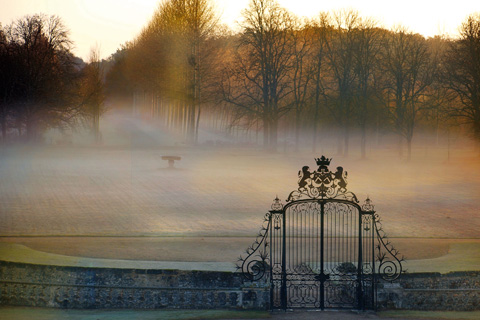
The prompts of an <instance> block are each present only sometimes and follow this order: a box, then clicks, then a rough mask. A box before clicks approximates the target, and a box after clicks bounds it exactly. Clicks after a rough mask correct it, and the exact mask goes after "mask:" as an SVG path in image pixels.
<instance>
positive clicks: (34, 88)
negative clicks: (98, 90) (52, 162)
mask: <svg viewBox="0 0 480 320" xmlns="http://www.w3.org/2000/svg"><path fill="white" fill-rule="evenodd" d="M2 39H3V41H4V42H6V43H7V47H8V50H7V52H8V54H7V56H8V57H10V58H9V59H10V60H9V61H10V63H11V64H10V65H9V67H10V74H9V77H8V79H7V82H8V83H6V84H5V87H4V88H7V91H3V92H2V95H3V100H4V103H10V104H11V108H10V113H9V114H10V115H11V117H13V118H15V122H16V123H18V124H19V128H20V130H21V126H25V129H26V132H27V137H28V139H29V140H30V141H34V140H37V139H39V138H40V133H41V131H42V130H43V129H45V128H47V127H49V126H62V125H65V124H71V123H72V121H74V120H73V119H74V117H75V115H76V114H77V112H78V108H77V107H78V105H76V104H75V103H74V101H73V100H74V99H72V97H74V96H75V95H74V93H73V91H72V90H73V89H74V83H75V80H76V69H75V67H74V61H73V60H74V59H73V56H72V54H71V53H70V51H69V50H70V46H71V41H70V40H69V38H68V30H67V29H66V27H65V26H64V24H63V22H62V21H61V19H60V18H59V17H57V16H46V15H33V16H26V17H24V18H21V19H19V20H17V21H15V22H14V23H12V24H11V25H10V26H8V27H7V28H6V32H5V33H4V35H3V36H2ZM5 99H6V100H5ZM7 100H10V102H9V101H7Z"/></svg>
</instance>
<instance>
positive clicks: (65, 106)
mask: <svg viewBox="0 0 480 320" xmlns="http://www.w3.org/2000/svg"><path fill="white" fill-rule="evenodd" d="M242 16H243V19H242V20H241V22H240V28H239V31H237V32H233V31H231V30H229V29H228V28H226V27H225V26H222V25H220V24H219V17H218V16H217V13H216V11H215V9H214V7H213V6H212V2H211V1H210V0H165V1H162V2H160V3H159V6H158V8H157V10H156V11H155V12H154V14H153V16H152V18H151V20H150V21H149V22H148V23H147V24H146V26H145V27H144V29H143V31H142V32H141V33H140V34H139V36H138V37H136V38H135V39H133V40H132V41H131V42H129V43H127V44H125V45H124V46H123V47H122V48H121V49H119V50H118V51H117V52H116V53H115V54H113V55H112V56H111V57H110V58H109V60H108V61H103V62H100V61H99V58H98V52H95V50H94V51H92V57H91V58H90V61H89V62H88V63H84V62H83V61H81V59H78V58H76V57H74V56H73V54H72V53H71V51H70V48H71V45H72V43H71V41H70V40H69V37H68V31H67V30H66V28H65V26H64V25H63V23H62V21H61V19H60V18H58V17H56V16H45V15H34V16H26V17H24V18H22V19H19V20H17V21H15V22H13V23H12V24H10V25H7V26H5V27H2V26H0V68H1V70H0V127H1V135H2V140H3V141H6V140H7V138H8V137H23V138H25V139H26V140H29V141H38V140H40V139H41V137H42V134H43V133H44V132H45V131H46V130H47V129H49V128H58V129H60V130H67V129H69V128H75V127H77V126H78V125H85V126H87V127H88V128H89V129H90V130H91V132H92V136H93V137H94V140H95V141H97V142H99V141H100V140H101V134H100V127H99V123H100V121H99V120H100V115H101V114H102V113H103V112H104V111H105V107H104V102H105V101H107V102H108V104H109V105H110V106H111V107H112V108H120V107H121V106H124V105H127V108H128V110H129V112H131V111H133V112H134V113H141V114H143V115H144V116H148V117H150V118H154V119H158V120H159V121H162V122H163V123H164V125H165V126H166V127H167V128H168V129H170V130H172V131H176V132H178V133H180V134H182V135H183V137H184V139H185V141H186V142H187V143H189V144H195V143H197V142H198V137H199V127H200V125H202V126H210V127H211V128H217V129H221V130H229V129H232V128H234V129H235V128H236V129H237V130H238V129H239V128H241V129H242V130H245V131H247V132H254V134H255V136H256V137H257V139H260V140H262V139H263V143H262V144H263V147H264V148H265V149H268V150H276V149H277V147H278V145H279V140H280V139H279V135H281V138H283V140H284V141H285V138H284V137H285V136H286V135H287V134H288V135H290V136H292V137H293V146H294V147H295V148H297V149H298V148H299V146H300V145H301V144H302V143H303V145H305V143H306V142H308V143H309V144H311V148H312V150H313V151H314V152H315V151H316V148H317V147H318V145H319V142H320V141H319V139H320V138H321V136H322V134H323V133H325V132H326V131H328V132H333V133H334V134H335V136H336V137H337V149H338V153H339V154H343V155H348V153H349V151H350V149H351V144H352V142H351V140H352V137H354V136H355V137H357V136H359V137H360V143H359V147H360V150H361V154H362V156H363V157H365V156H366V151H367V139H368V137H370V136H371V133H372V132H393V133H395V134H397V135H398V137H399V139H398V149H399V151H400V152H403V150H404V148H406V155H407V157H410V155H411V146H412V141H413V138H414V136H415V133H416V132H418V130H419V129H422V130H423V129H432V130H435V131H436V132H446V131H448V130H451V128H452V127H453V128H458V127H460V128H461V130H463V131H464V132H466V133H468V134H469V135H470V136H471V137H472V138H473V139H474V140H475V141H477V144H478V143H479V141H480V15H479V14H471V15H470V16H469V17H467V18H466V19H465V21H464V22H463V23H462V24H461V26H459V30H460V36H459V37H458V38H455V39H451V38H447V37H441V36H437V37H434V38H429V39H425V38H424V37H423V36H421V35H419V34H415V33H413V32H410V31H408V30H406V29H405V28H402V27H397V28H395V29H393V30H387V29H384V28H382V27H380V26H379V25H378V24H377V23H376V22H375V21H374V20H372V19H369V18H365V17H362V16H360V15H359V14H358V13H357V12H356V11H353V10H342V11H337V12H329V13H326V12H325V13H319V14H318V15H317V16H316V18H314V19H301V18H298V17H295V16H293V15H292V14H291V13H290V12H288V11H287V10H285V9H284V8H282V7H280V6H279V5H278V3H277V2H276V1H275V0H251V1H250V3H249V5H248V7H247V8H246V9H245V10H244V11H243V12H242ZM106 67H108V70H107V71H108V72H106V69H105V68H106ZM104 86H105V90H104ZM125 102H126V103H125ZM305 137H308V138H307V139H306V138H305Z"/></svg>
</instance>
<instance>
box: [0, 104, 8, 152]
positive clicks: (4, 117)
mask: <svg viewBox="0 0 480 320" xmlns="http://www.w3.org/2000/svg"><path fill="white" fill-rule="evenodd" d="M1 125H2V142H3V144H6V143H7V115H6V114H5V112H4V111H3V110H2V114H1Z"/></svg>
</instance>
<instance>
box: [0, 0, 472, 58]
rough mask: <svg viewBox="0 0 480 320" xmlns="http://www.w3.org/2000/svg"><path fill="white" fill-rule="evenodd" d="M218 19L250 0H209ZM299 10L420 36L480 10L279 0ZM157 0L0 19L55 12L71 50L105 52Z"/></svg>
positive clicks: (11, 13) (58, 6)
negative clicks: (343, 12)
mask: <svg viewBox="0 0 480 320" xmlns="http://www.w3.org/2000/svg"><path fill="white" fill-rule="evenodd" d="M214 1H215V2H216V3H217V8H218V9H219V11H220V12H222V20H223V22H225V23H227V24H229V25H231V26H234V25H235V21H236V20H239V19H240V15H241V11H242V9H244V8H245V7H246V6H247V3H248V1H249V0H214ZM278 1H279V3H280V4H281V5H282V6H284V7H286V8H287V9H289V10H290V11H291V12H293V13H295V14H297V15H300V16H309V17H311V16H314V15H316V14H318V13H319V12H320V11H331V10H336V9H341V8H354V9H357V10H359V12H360V13H361V15H362V16H370V17H374V18H376V19H377V20H378V21H379V22H380V23H381V24H382V25H383V26H384V27H387V28H390V27H391V26H392V25H395V24H402V25H404V26H406V27H407V28H409V29H410V30H412V31H415V32H419V33H421V34H423V35H425V36H427V37H428V36H433V35H435V34H449V35H452V36H455V35H456V33H457V28H458V26H459V25H460V23H461V22H462V21H463V20H464V19H465V18H466V16H467V15H469V14H471V13H473V12H479V11H480V1H479V0H455V1H454V0H450V1H445V0H437V1H432V0H397V1H395V0H328V1H323V0H278ZM158 2H159V0H0V22H1V23H2V25H6V24H10V23H11V22H12V21H13V20H15V19H17V18H20V17H22V16H24V15H26V14H34V13H46V14H56V15H59V16H60V17H61V18H62V19H63V21H64V22H65V24H66V25H67V27H68V28H69V29H70V36H71V39H72V40H73V41H74V43H75V48H74V50H73V51H74V53H75V54H76V55H78V56H80V57H81V58H83V59H87V57H88V53H89V51H90V48H92V47H94V46H95V45H97V44H98V45H99V46H100V50H101V56H102V57H108V56H109V55H110V54H112V53H114V52H115V51H116V50H117V48H119V46H120V45H121V44H123V43H125V42H126V41H129V40H132V39H133V38H134V37H135V36H136V35H137V34H138V33H139V32H140V30H141V29H142V27H143V26H145V24H146V23H147V21H148V20H149V19H150V17H151V15H152V13H153V11H154V10H155V8H156V7H157V5H158Z"/></svg>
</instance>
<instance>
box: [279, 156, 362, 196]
mask: <svg viewBox="0 0 480 320" xmlns="http://www.w3.org/2000/svg"><path fill="white" fill-rule="evenodd" d="M315 161H316V162H317V166H318V169H317V170H314V171H312V172H311V171H310V168H309V167H308V166H304V167H303V168H302V169H301V170H300V171H299V172H298V178H299V180H298V189H297V190H294V191H292V192H291V193H290V195H289V196H288V199H287V202H291V201H296V200H301V199H344V200H349V201H354V202H357V203H358V199H357V196H356V195H355V194H354V193H353V192H350V191H347V171H344V170H343V167H337V170H336V171H335V172H332V171H330V169H329V168H328V166H329V165H330V161H332V158H330V159H329V158H326V157H325V156H322V157H321V158H315Z"/></svg>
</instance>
